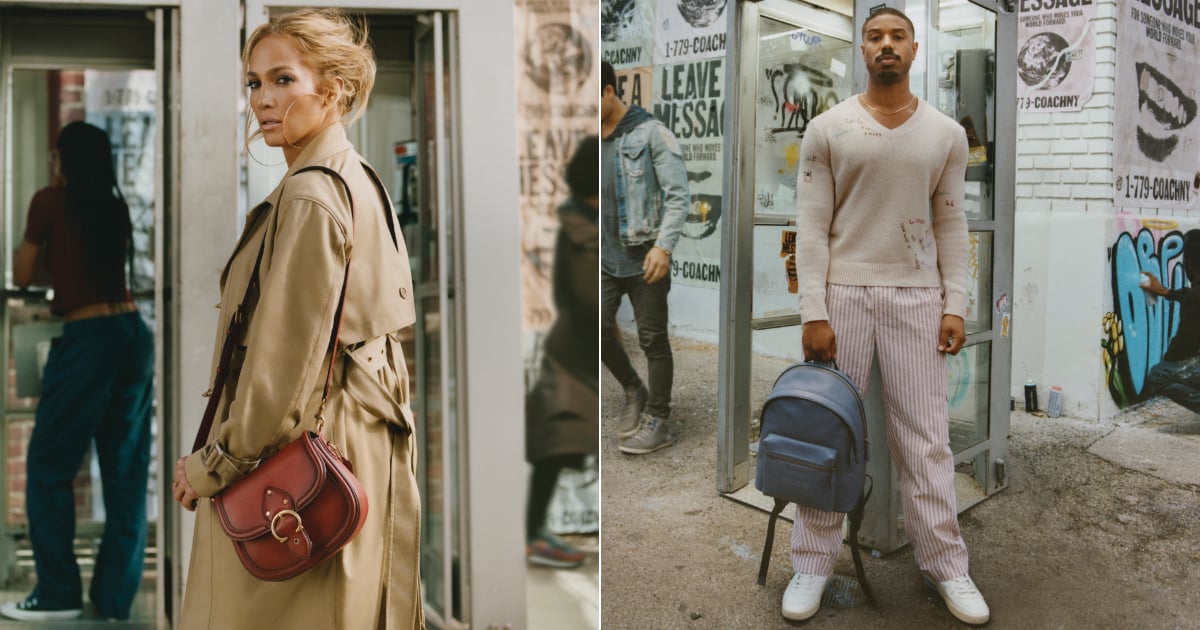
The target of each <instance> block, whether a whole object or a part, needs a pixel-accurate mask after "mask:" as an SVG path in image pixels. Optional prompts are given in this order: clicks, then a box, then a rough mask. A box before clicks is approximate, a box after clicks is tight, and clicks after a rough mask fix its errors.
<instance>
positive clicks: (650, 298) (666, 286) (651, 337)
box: [600, 62, 691, 455]
mask: <svg viewBox="0 0 1200 630" xmlns="http://www.w3.org/2000/svg"><path fill="white" fill-rule="evenodd" d="M616 87H617V77H616V73H615V72H613V68H612V66H611V65H609V64H608V62H605V63H604V64H603V67H602V72H601V90H602V93H601V97H600V116H601V134H600V137H601V138H603V141H602V142H601V160H602V161H601V163H600V164H601V167H600V173H601V188H600V194H601V204H600V206H601V224H600V226H601V227H600V229H601V235H602V236H601V245H600V272H601V273H600V294H601V321H600V327H601V328H600V339H601V342H600V358H601V360H602V361H603V362H604V366H605V367H607V368H608V370H609V372H611V373H612V374H613V376H614V377H615V378H616V379H617V380H618V381H619V382H620V383H621V386H622V387H624V388H625V402H624V404H623V405H622V406H621V414H620V419H619V422H618V425H617V436H618V438H619V442H618V448H620V450H621V452H623V453H630V454H634V455H640V454H644V453H652V452H654V451H657V450H660V449H663V448H666V447H668V446H670V445H671V444H672V441H673V440H672V437H671V432H670V430H669V429H668V428H667V424H666V421H667V417H668V416H669V415H670V413H671V381H672V379H673V378H674V369H675V367H674V361H673V359H672V358H671V344H670V340H669V339H668V338H667V292H668V291H670V290H671V278H670V274H669V272H670V266H671V251H672V250H673V249H674V248H675V244H676V243H677V242H678V241H679V233H680V230H681V229H682V228H683V222H684V221H685V220H686V219H687V215H688V211H689V209H690V208H691V197H690V195H689V194H688V188H687V185H688V182H687V167H686V165H685V164H684V161H683V151H682V150H681V149H680V148H679V142H678V141H677V140H676V139H675V136H674V135H673V134H672V133H671V131H670V130H668V129H667V128H666V127H665V126H663V124H662V123H660V122H658V120H656V119H655V118H654V116H653V115H652V114H650V113H649V112H647V111H646V110H644V109H642V108H641V107H638V106H637V105H633V106H630V107H626V106H625V104H624V103H622V102H621V100H620V99H618V98H617V95H616ZM623 295H628V296H629V302H630V304H631V305H632V306H633V316H634V320H635V321H636V322H637V329H638V341H639V343H640V345H641V348H642V351H643V352H644V353H645V354H646V365H647V372H648V376H647V380H648V382H649V388H648V389H647V387H646V385H645V384H643V383H642V379H641V378H640V377H639V376H638V373H637V371H636V370H634V368H633V365H632V364H630V362H629V357H628V356H627V355H626V354H625V350H624V349H623V348H622V347H621V344H620V343H619V342H618V341H617V338H616V330H615V324H616V316H617V308H618V307H619V306H620V305H621V296H623Z"/></svg>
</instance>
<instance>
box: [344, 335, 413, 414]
mask: <svg viewBox="0 0 1200 630" xmlns="http://www.w3.org/2000/svg"><path fill="white" fill-rule="evenodd" d="M393 343H395V342H393V341H392V340H391V339H389V338H388V336H387V335H384V336H381V337H379V338H378V339H375V340H372V341H368V342H366V343H365V344H354V346H351V348H349V349H348V350H347V352H346V356H347V357H349V359H350V360H349V361H347V362H346V363H344V364H343V365H344V366H345V371H344V372H343V375H342V376H343V378H344V379H345V380H344V382H345V384H346V385H345V389H346V391H347V393H348V394H349V395H350V397H351V398H353V399H354V400H355V402H357V403H358V404H359V405H360V406H361V407H362V408H363V410H364V411H366V412H367V413H368V414H370V415H372V416H374V417H376V418H379V419H381V420H385V421H387V422H388V423H391V424H394V425H396V426H397V427H399V428H400V429H402V430H404V431H407V432H409V433H411V432H412V422H413V418H412V408H411V407H410V406H409V405H408V404H406V403H405V402H403V401H401V399H400V398H399V397H398V396H397V392H394V391H389V390H388V389H387V388H385V387H384V386H383V384H382V383H380V382H379V379H378V377H377V376H376V373H377V372H378V370H379V369H380V368H382V364H383V363H384V361H385V359H386V356H387V355H386V352H381V350H382V349H384V348H386V346H385V345H384V344H388V345H390V344H393ZM398 346H399V344H398V343H397V344H396V347H394V348H393V350H394V351H395V352H401V349H400V348H399V347H398ZM368 358H370V359H371V360H370V361H368ZM351 366H353V367H351ZM407 381H408V379H407V375H404V378H403V380H402V381H401V382H402V383H407ZM398 385H399V383H398ZM350 392H353V393H350ZM405 393H406V394H407V392H405Z"/></svg>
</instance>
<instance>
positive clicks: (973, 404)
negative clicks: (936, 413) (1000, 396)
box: [946, 343, 992, 453]
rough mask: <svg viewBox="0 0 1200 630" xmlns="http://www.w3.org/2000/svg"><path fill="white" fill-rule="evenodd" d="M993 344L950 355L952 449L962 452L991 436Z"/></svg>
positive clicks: (982, 344) (969, 347)
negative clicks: (989, 420) (989, 410)
mask: <svg viewBox="0 0 1200 630" xmlns="http://www.w3.org/2000/svg"><path fill="white" fill-rule="evenodd" d="M991 364H992V347H991V344H990V343H981V344H976V345H973V346H967V347H966V348H963V349H962V351H961V352H959V353H958V354H957V355H955V356H951V357H947V362H946V367H947V369H948V370H949V373H950V376H949V387H948V388H947V390H946V395H947V397H948V398H949V400H950V449H951V450H952V451H954V452H955V453H960V452H962V451H964V450H966V449H968V448H970V447H972V446H975V445H976V444H979V443H981V442H983V441H985V440H987V438H988V405H989V403H990V401H991V377H990V374H991Z"/></svg>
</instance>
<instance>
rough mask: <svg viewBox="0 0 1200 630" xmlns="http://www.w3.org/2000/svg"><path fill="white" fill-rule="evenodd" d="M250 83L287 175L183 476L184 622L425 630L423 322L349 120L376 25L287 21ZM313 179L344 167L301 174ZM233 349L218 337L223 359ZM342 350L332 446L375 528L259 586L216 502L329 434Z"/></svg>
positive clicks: (233, 272)
mask: <svg viewBox="0 0 1200 630" xmlns="http://www.w3.org/2000/svg"><path fill="white" fill-rule="evenodd" d="M242 71H243V73H244V79H245V81H246V86H247V88H248V90H249V99H248V100H249V104H250V107H251V109H252V110H253V115H254V118H255V119H256V120H257V122H258V132H256V133H255V134H248V135H251V136H252V135H258V134H259V133H261V135H262V137H263V140H264V141H265V142H266V144H267V145H269V146H273V147H280V148H281V149H282V150H283V155H284V158H285V159H286V161H287V165H288V172H287V174H285V175H284V177H283V180H282V181H281V182H280V183H279V185H278V186H277V187H276V188H275V190H274V191H273V192H272V193H271V194H270V195H269V196H268V197H267V199H266V200H265V201H263V202H262V203H260V204H259V205H258V206H257V207H255V208H254V209H253V210H251V212H250V213H249V214H248V215H247V217H246V227H245V229H244V231H243V236H242V238H241V240H240V241H239V243H238V245H237V246H236V247H235V248H234V251H233V254H232V255H231V257H230V259H229V263H228V264H227V265H226V267H225V271H224V272H223V273H222V275H221V314H220V322H221V328H222V330H223V329H224V327H225V325H226V323H228V322H229V321H231V318H232V317H233V315H234V313H235V312H237V311H238V309H239V303H240V302H241V301H242V299H243V296H246V304H245V305H244V308H243V310H242V311H240V317H241V318H242V321H243V322H244V325H243V330H244V331H245V332H244V333H243V336H242V338H241V341H240V343H239V344H238V348H237V349H236V350H235V351H234V353H233V358H232V360H231V362H230V366H229V371H228V373H227V377H228V378H227V382H226V386H225V387H224V388H223V392H222V400H221V403H220V406H219V407H218V412H217V418H216V419H217V421H216V422H214V423H213V427H212V430H211V431H210V433H209V435H207V436H205V438H206V442H205V445H204V446H203V447H202V448H200V450H198V451H196V452H195V453H192V454H191V455H188V456H186V457H183V458H180V459H179V461H177V462H176V466H175V484H174V495H175V499H176V500H177V501H178V502H179V503H180V504H181V505H183V506H184V508H186V509H188V510H195V511H196V520H195V535H194V536H193V539H192V553H191V564H190V566H189V567H188V576H187V588H186V591H185V592H184V597H183V607H182V610H181V612H180V613H179V617H178V623H179V627H181V628H183V629H184V630H190V629H193V628H221V629H222V630H237V629H239V628H245V629H247V630H257V629H258V628H264V627H272V628H275V627H278V628H345V629H347V630H349V629H352V628H420V627H424V616H423V613H422V608H421V585H420V570H419V556H420V549H421V537H420V525H421V503H420V498H419V496H418V489H417V482H416V478H415V476H414V471H415V469H416V462H415V448H416V441H415V438H414V435H413V418H412V412H411V410H410V408H409V398H408V396H409V386H408V368H407V366H406V363H405V360H404V355H403V351H402V349H401V345H400V339H399V336H398V335H399V332H400V331H401V329H403V328H406V327H408V326H410V325H412V323H413V321H414V319H415V312H414V308H413V302H412V299H413V294H412V278H411V273H410V269H409V262H408V253H407V251H406V248H405V245H404V240H403V237H402V235H401V234H400V231H399V230H398V228H397V226H396V225H395V223H394V219H395V217H394V216H393V214H392V204H391V201H390V200H389V199H388V198H387V192H386V190H385V189H384V188H383V186H382V185H381V184H380V181H379V177H378V175H376V174H375V172H374V171H373V170H371V168H370V167H369V166H368V165H367V164H366V163H365V162H364V161H363V159H362V157H361V156H359V155H358V153H356V152H355V150H354V147H353V146H352V145H351V144H350V142H349V140H347V137H346V130H345V127H344V126H343V125H345V124H349V123H350V122H352V121H353V120H354V119H356V118H357V117H358V116H359V115H361V114H362V113H363V111H364V110H365V109H366V106H367V99H368V97H369V96H370V93H371V88H372V86H373V85H374V81H375V56H374V53H373V52H372V51H371V48H370V47H369V44H368V35H367V30H366V27H365V25H363V24H359V23H355V22H354V21H352V20H350V19H349V18H347V16H345V15H344V14H343V13H342V12H340V11H338V10H335V9H306V10H301V11H297V12H295V13H288V14H284V15H275V16H272V17H271V18H270V20H269V21H268V22H267V23H266V24H264V25H262V26H260V27H258V28H257V29H255V30H254V31H253V32H252V33H251V34H250V36H249V37H248V38H247V41H246V45H245V48H244V50H243V53H242ZM308 167H321V168H324V169H329V171H332V173H331V172H329V171H321V170H307V171H305V172H300V171H301V170H303V169H306V168H308ZM333 173H336V176H335V175H334V174H333ZM339 180H340V181H339ZM342 182H344V183H345V187H343V183H342ZM231 185H232V182H231ZM351 253H353V264H352V265H351ZM256 269H257V270H258V272H257V275H256V274H255V270H256ZM252 279H253V280H254V282H255V283H256V284H255V285H251V282H252ZM247 286H255V287H256V288H255V289H254V290H253V291H250V292H249V293H248V292H247ZM343 287H344V289H345V293H344V296H345V299H344V304H342V306H341V308H340V310H339V302H340V301H341V300H340V297H341V295H342V291H343ZM339 316H340V322H341V323H340V328H339V329H338V333H337V340H338V343H337V345H336V347H335V346H334V345H333V344H332V343H331V339H332V338H333V332H334V327H335V323H336V322H338V321H339V319H338V318H339ZM223 342H224V337H223V334H219V335H218V337H217V339H216V342H215V348H214V353H219V352H220V350H221V347H222V344H223ZM330 353H336V355H335V356H336V359H337V360H336V361H334V362H333V366H334V367H333V368H332V376H331V380H332V385H331V389H330V390H329V397H328V406H327V407H325V411H324V416H325V422H324V425H323V426H324V434H325V435H326V436H327V437H328V439H329V441H330V442H332V443H334V444H336V445H337V446H338V447H339V448H340V450H341V452H342V454H343V455H344V457H345V458H346V459H348V460H349V461H350V462H351V463H352V465H353V469H354V474H355V475H356V476H357V477H358V479H359V480H360V481H361V483H362V486H363V489H364V490H365V492H366V494H367V499H368V501H367V502H368V505H369V509H368V511H367V516H366V523H365V524H364V525H363V527H362V529H361V531H360V532H359V533H358V535H357V536H356V537H355V538H354V539H353V540H352V541H351V542H350V543H349V544H348V545H347V546H346V547H345V548H344V549H342V550H341V551H340V552H338V553H337V554H336V555H335V556H333V557H332V558H330V559H328V560H326V561H325V562H323V563H321V564H319V565H317V566H315V567H313V568H311V569H309V570H307V571H305V572H304V573H302V574H300V575H298V576H295V577H293V578H291V579H289V580H287V581H283V582H264V581H259V580H258V579H256V578H254V577H253V576H251V575H250V573H249V572H248V571H247V570H246V569H245V568H244V567H243V566H242V565H241V563H240V562H239V560H238V557H237V555H236V554H235V552H234V546H233V545H232V544H230V541H229V539H228V537H227V536H226V535H225V532H224V531H223V530H222V528H221V525H220V523H219V522H218V517H217V513H216V510H215V509H214V506H213V502H212V501H210V500H208V498H209V497H213V496H215V495H216V494H218V493H219V492H221V490H222V489H224V488H226V487H228V486H230V485H231V484H233V483H235V482H236V481H238V480H239V479H241V478H242V477H244V476H245V475H247V474H248V473H250V472H251V471H252V470H253V469H254V468H255V466H257V464H258V463H259V462H260V461H261V460H263V459H264V458H267V457H270V456H271V455H272V454H273V453H275V452H276V451H278V450H279V449H281V448H283V447H284V446H285V445H287V444H288V443H290V442H292V441H293V440H295V439H297V438H299V437H300V436H301V435H302V434H303V433H304V432H305V431H316V430H318V428H319V424H318V422H317V420H316V415H317V414H318V413H319V408H321V406H322V391H323V389H324V388H325V387H326V383H327V382H329V381H328V380H327V379H329V378H330V376H329V374H330V372H329V370H330V369H331V368H330V361H331V355H330ZM214 378H215V376H214ZM202 498H203V500H199V499H202Z"/></svg>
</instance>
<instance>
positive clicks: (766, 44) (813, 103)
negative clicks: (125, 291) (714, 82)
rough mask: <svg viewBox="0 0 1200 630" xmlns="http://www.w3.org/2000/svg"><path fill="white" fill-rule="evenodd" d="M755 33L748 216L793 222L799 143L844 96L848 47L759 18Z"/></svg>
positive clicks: (847, 89)
mask: <svg viewBox="0 0 1200 630" xmlns="http://www.w3.org/2000/svg"><path fill="white" fill-rule="evenodd" d="M759 33H760V34H761V35H760V37H759V42H758V68H759V72H758V76H759V80H758V94H757V98H756V99H755V102H756V108H755V124H754V133H755V147H756V148H755V151H754V165H755V166H754V212H755V214H776V215H780V214H781V215H786V216H788V217H794V216H795V214H796V169H797V165H798V164H799V163H800V139H801V138H802V137H803V136H804V130H805V129H806V128H807V127H808V121H810V120H812V119H813V118H815V117H816V115H817V114H820V113H821V112H824V111H825V110H827V109H829V108H830V107H833V106H834V105H836V104H837V103H838V102H839V101H841V100H843V99H845V98H846V97H847V96H849V95H850V67H851V63H852V62H853V47H852V45H851V43H850V42H847V41H843V40H840V39H835V38H833V37H830V36H828V35H825V34H822V33H818V32H816V31H812V30H809V29H805V28H800V27H797V26H794V25H792V24H786V23H784V22H779V21H776V20H772V19H770V18H765V17H764V18H760V23H759Z"/></svg>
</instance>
